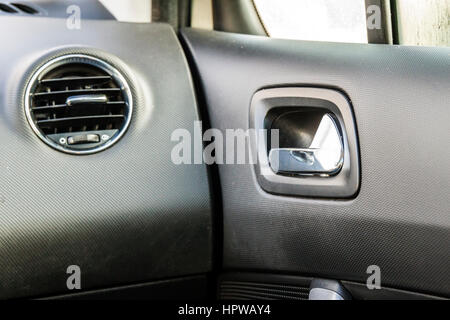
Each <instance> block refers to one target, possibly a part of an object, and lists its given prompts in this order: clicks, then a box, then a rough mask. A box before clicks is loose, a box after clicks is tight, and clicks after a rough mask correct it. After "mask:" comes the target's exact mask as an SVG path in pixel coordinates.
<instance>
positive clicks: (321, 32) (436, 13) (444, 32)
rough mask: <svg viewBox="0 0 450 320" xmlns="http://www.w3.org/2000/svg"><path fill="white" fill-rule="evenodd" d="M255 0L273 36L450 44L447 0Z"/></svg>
mask: <svg viewBox="0 0 450 320" xmlns="http://www.w3.org/2000/svg"><path fill="white" fill-rule="evenodd" d="M253 1H254V3H255V7H256V9H257V11H258V13H259V15H260V18H261V21H262V23H263V25H264V27H265V29H266V31H267V33H268V34H269V36H271V37H274V38H287V39H298V40H315V41H333V42H358V43H367V42H371V43H394V44H404V45H426V46H449V45H450V22H449V21H450V19H449V17H450V0H394V1H389V0H253Z"/></svg>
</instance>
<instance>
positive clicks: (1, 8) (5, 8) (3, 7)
mask: <svg viewBox="0 0 450 320" xmlns="http://www.w3.org/2000/svg"><path fill="white" fill-rule="evenodd" d="M0 11H1V12H6V13H17V10H16V9H14V8H12V7H10V6H8V5H7V4H5V3H0Z"/></svg>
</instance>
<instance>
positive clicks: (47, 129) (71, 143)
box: [25, 54, 132, 154]
mask: <svg viewBox="0 0 450 320" xmlns="http://www.w3.org/2000/svg"><path fill="white" fill-rule="evenodd" d="M25 111H26V114H27V118H28V121H29V123H30V124H31V127H32V128H33V130H34V132H35V133H36V134H37V135H38V136H39V137H40V138H41V139H42V140H43V141H44V142H45V143H47V144H48V145H50V146H52V147H54V148H55V149H58V150H60V151H64V152H67V153H72V154H90V153H94V152H98V151H101V150H104V149H106V148H108V147H110V146H111V145H112V144H113V143H115V142H116V141H117V140H118V139H119V138H120V137H121V136H122V135H123V134H124V132H125V131H126V129H127V127H128V125H129V123H130V120H131V113H132V96H131V92H130V88H129V86H128V84H127V82H126V81H125V79H124V77H123V76H122V75H121V74H120V73H119V72H118V71H117V70H116V69H115V68H114V67H112V66H111V65H110V64H108V63H106V62H104V61H102V60H99V59H97V58H94V57H91V56H86V55H78V54H77V55H66V56H62V57H59V58H56V59H54V60H51V61H50V62H48V63H46V64H45V65H44V66H42V67H41V68H40V69H39V70H38V71H37V72H36V73H35V74H34V75H33V77H32V79H31V81H30V83H29V85H28V87H27V90H26V98H25Z"/></svg>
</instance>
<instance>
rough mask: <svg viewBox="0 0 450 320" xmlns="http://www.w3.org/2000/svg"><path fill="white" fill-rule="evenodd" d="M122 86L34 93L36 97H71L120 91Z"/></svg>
mask: <svg viewBox="0 0 450 320" xmlns="http://www.w3.org/2000/svg"><path fill="white" fill-rule="evenodd" d="M120 92H121V90H120V88H102V89H77V90H64V91H50V92H37V93H33V96H34V97H36V98H42V97H47V98H48V97H52V96H64V97H70V96H74V95H77V94H97V93H120Z"/></svg>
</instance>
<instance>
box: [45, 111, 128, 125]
mask: <svg viewBox="0 0 450 320" xmlns="http://www.w3.org/2000/svg"><path fill="white" fill-rule="evenodd" d="M123 118H124V115H122V114H116V115H101V116H84V117H70V118H59V119H48V120H39V121H37V124H38V125H42V126H43V125H45V124H58V123H62V122H68V121H85V120H87V121H89V120H114V119H119V120H121V119H123Z"/></svg>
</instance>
